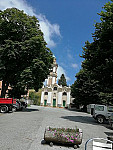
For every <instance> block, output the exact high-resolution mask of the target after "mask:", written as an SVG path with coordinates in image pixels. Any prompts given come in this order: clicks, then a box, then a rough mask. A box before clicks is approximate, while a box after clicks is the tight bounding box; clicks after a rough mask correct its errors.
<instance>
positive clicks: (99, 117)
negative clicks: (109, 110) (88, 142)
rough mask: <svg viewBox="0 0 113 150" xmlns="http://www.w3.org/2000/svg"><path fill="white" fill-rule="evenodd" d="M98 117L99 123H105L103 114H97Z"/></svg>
mask: <svg viewBox="0 0 113 150" xmlns="http://www.w3.org/2000/svg"><path fill="white" fill-rule="evenodd" d="M96 119H97V122H98V123H100V124H102V123H104V117H103V116H97V118H96Z"/></svg>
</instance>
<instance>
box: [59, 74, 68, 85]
mask: <svg viewBox="0 0 113 150" xmlns="http://www.w3.org/2000/svg"><path fill="white" fill-rule="evenodd" d="M58 85H62V86H67V83H66V78H65V76H64V74H62V75H61V77H60V79H59V80H58Z"/></svg>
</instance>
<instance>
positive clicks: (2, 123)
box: [0, 105, 113, 150]
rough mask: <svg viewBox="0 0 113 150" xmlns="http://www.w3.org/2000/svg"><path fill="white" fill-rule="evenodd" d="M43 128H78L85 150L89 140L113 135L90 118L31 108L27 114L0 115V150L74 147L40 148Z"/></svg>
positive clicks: (44, 146) (50, 149) (54, 149)
mask: <svg viewBox="0 0 113 150" xmlns="http://www.w3.org/2000/svg"><path fill="white" fill-rule="evenodd" d="M46 126H51V127H66V128H75V127H76V126H77V127H78V128H81V129H82V130H83V141H82V144H81V145H80V148H78V150H84V145H85V142H86V141H87V140H88V139H89V138H94V137H103V138H107V136H108V135H113V130H111V129H109V127H108V125H107V124H105V125H99V124H97V123H96V122H95V120H94V119H93V118H92V117H91V115H89V114H87V113H82V112H76V111H70V110H66V109H59V108H50V107H40V106H33V105H32V106H31V107H29V108H27V109H26V110H23V111H19V112H14V113H6V114H0V150H66V149H70V150H71V149H73V147H66V146H61V145H54V146H53V147H50V146H49V145H48V144H41V141H42V140H43V138H44V131H45V128H46ZM89 150H91V148H90V149H89Z"/></svg>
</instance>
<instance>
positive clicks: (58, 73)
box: [57, 66, 70, 81]
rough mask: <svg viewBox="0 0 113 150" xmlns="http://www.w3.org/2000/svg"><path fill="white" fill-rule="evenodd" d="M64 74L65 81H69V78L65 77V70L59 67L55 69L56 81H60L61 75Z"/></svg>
mask: <svg viewBox="0 0 113 150" xmlns="http://www.w3.org/2000/svg"><path fill="white" fill-rule="evenodd" d="M62 74H64V75H65V78H66V80H67V81H69V80H70V78H69V77H68V76H67V75H66V72H65V70H64V69H63V68H62V67H61V66H58V69H57V76H58V77H57V79H60V77H61V75H62Z"/></svg>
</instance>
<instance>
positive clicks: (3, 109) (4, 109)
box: [0, 106, 8, 113]
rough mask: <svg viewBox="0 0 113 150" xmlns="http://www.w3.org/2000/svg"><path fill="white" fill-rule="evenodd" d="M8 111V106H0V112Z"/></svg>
mask: <svg viewBox="0 0 113 150" xmlns="http://www.w3.org/2000/svg"><path fill="white" fill-rule="evenodd" d="M7 111H8V107H7V106H1V107H0V112H1V113H6V112H7Z"/></svg>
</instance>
